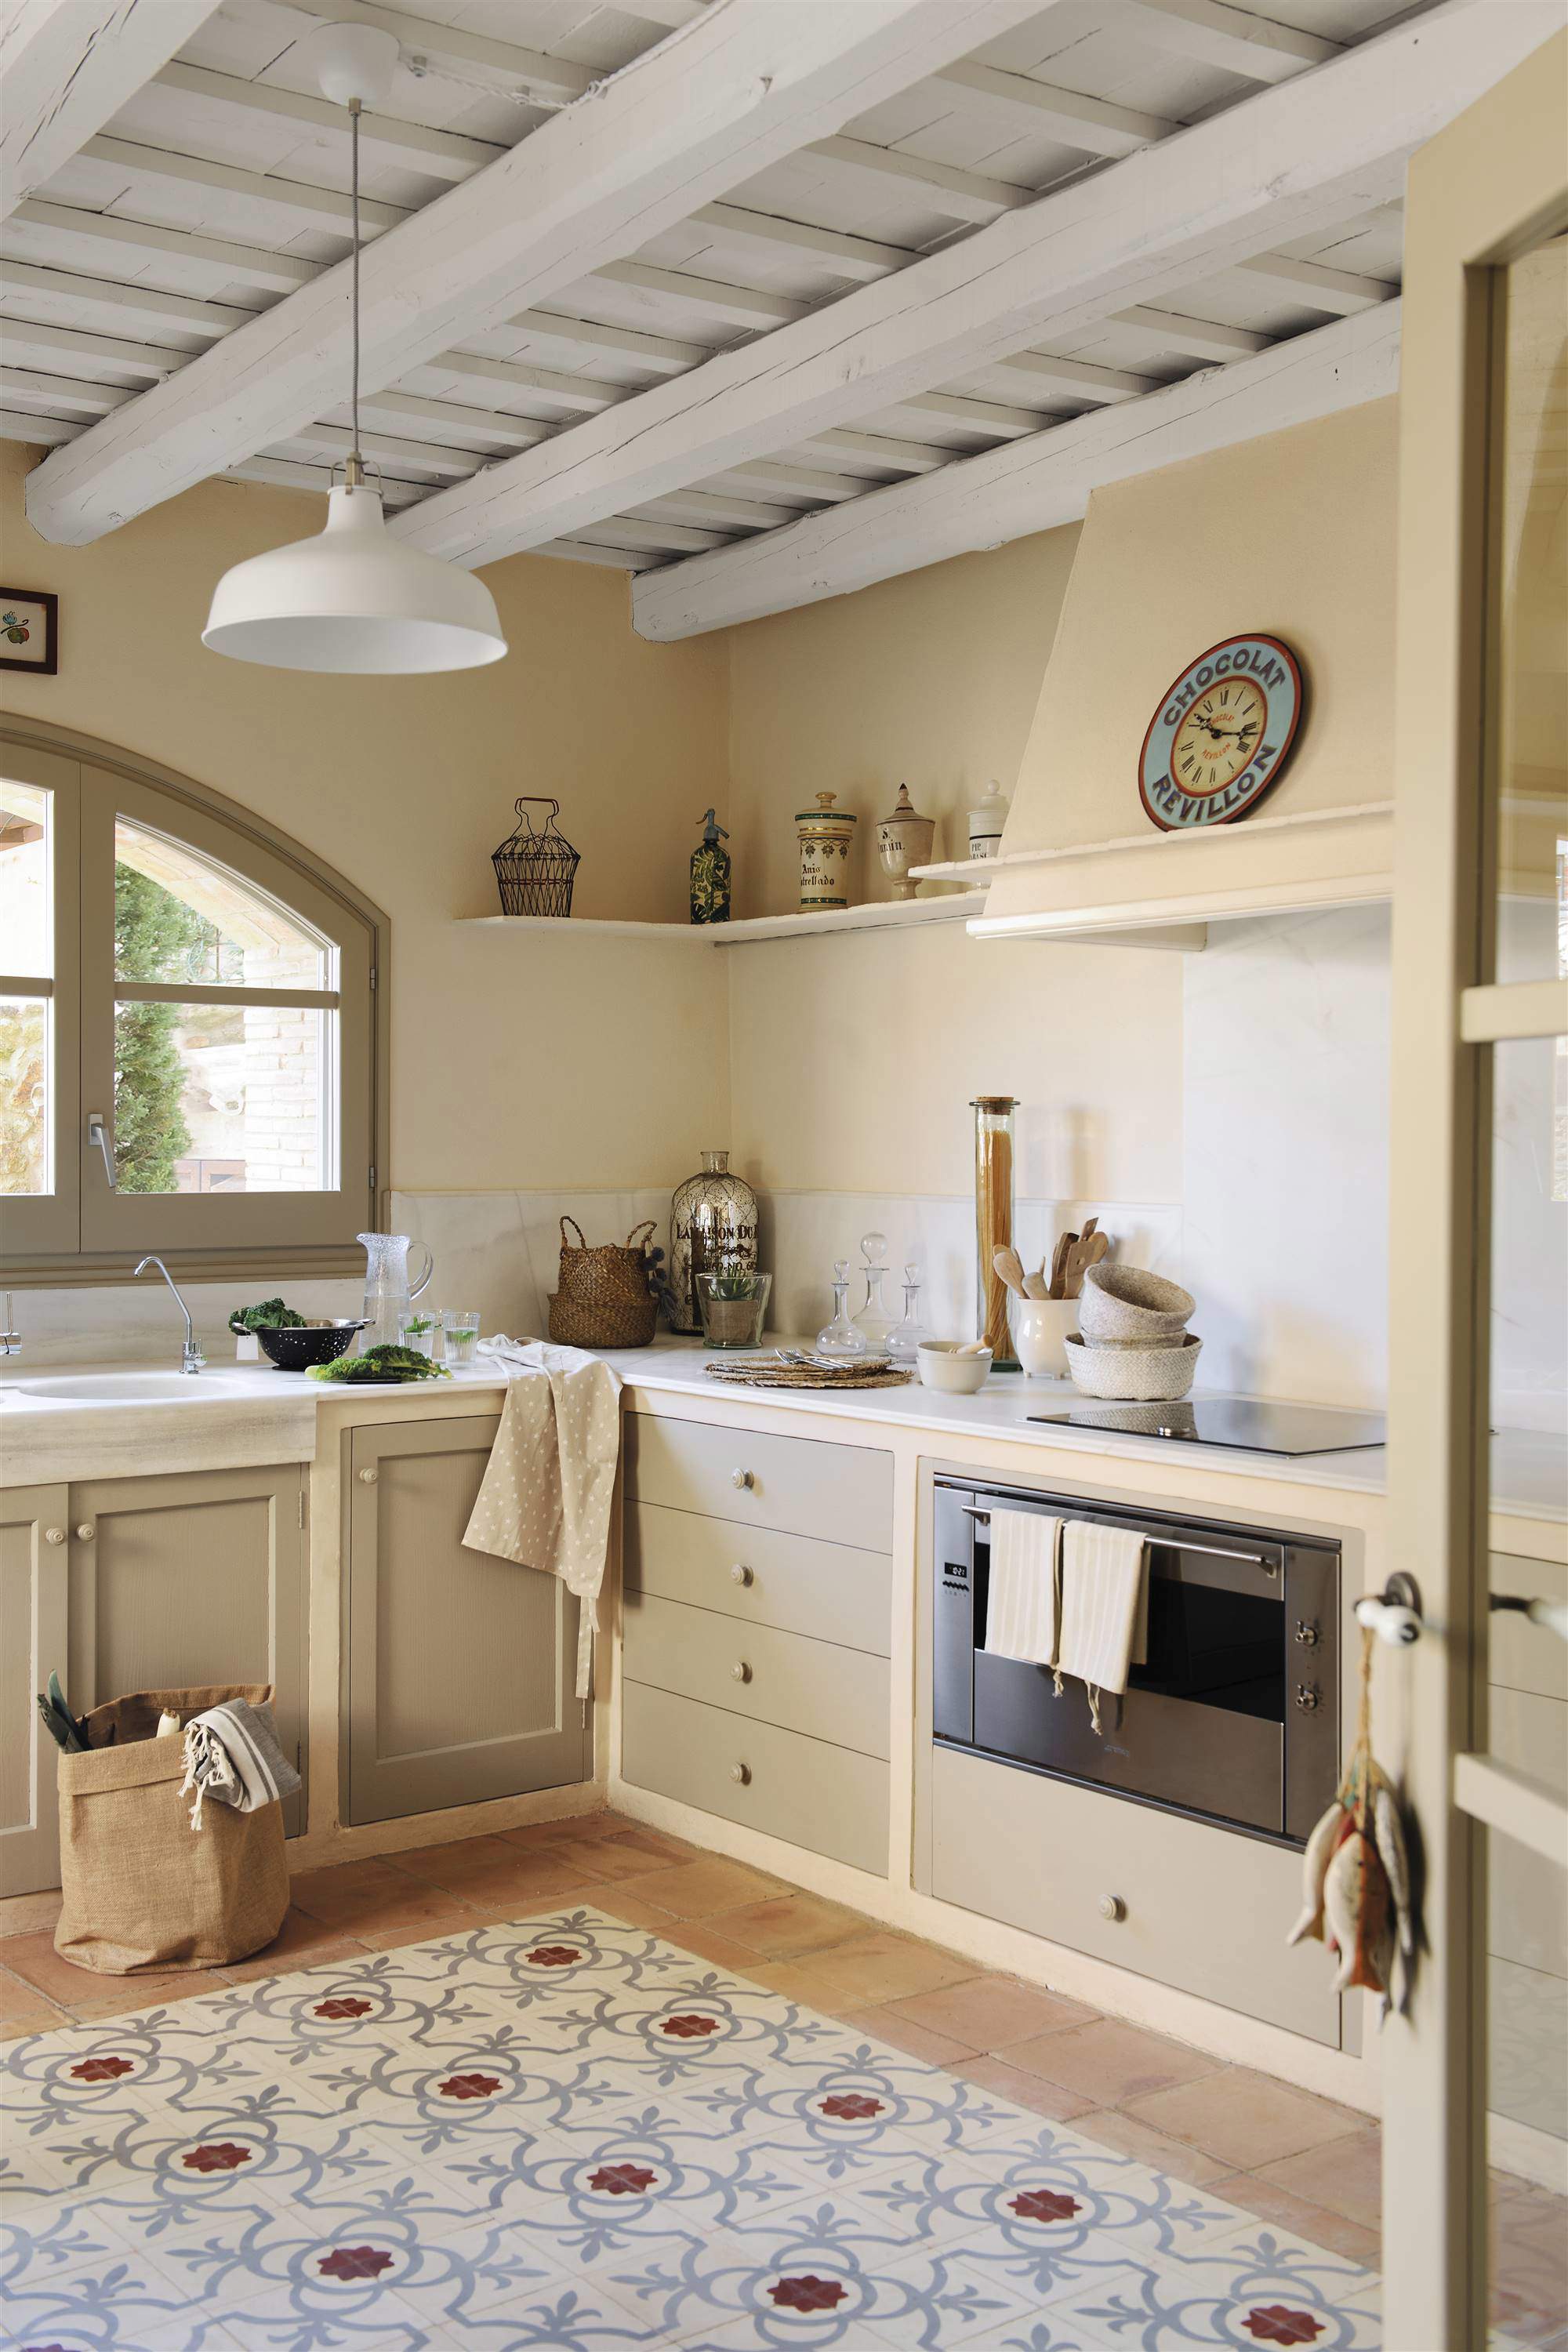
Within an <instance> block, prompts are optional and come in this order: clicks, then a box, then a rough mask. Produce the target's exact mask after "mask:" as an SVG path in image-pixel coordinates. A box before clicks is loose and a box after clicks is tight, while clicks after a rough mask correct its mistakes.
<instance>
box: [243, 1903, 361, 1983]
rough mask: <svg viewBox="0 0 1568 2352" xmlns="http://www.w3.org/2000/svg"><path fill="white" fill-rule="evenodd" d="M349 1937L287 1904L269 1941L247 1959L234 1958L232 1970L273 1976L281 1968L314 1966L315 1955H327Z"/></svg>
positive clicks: (324, 1956) (316, 1956)
mask: <svg viewBox="0 0 1568 2352" xmlns="http://www.w3.org/2000/svg"><path fill="white" fill-rule="evenodd" d="M350 1940H352V1939H350V1938H347V1937H344V1935H343V1932H342V1928H341V1927H329V1926H328V1925H327V1923H326V1922H325V1921H324V1920H322V1919H312V1918H311V1916H310V1913H309V1912H308V1911H300V1910H296V1909H295V1907H294V1906H293V1905H292V1904H290V1906H289V1909H288V1910H287V1911H286V1912H285V1913H284V1915H283V1925H282V1927H280V1928H279V1931H278V1933H277V1935H276V1936H274V1937H273V1938H272V1941H271V1942H270V1943H269V1944H267V1945H264V1946H263V1948H262V1949H261V1950H260V1951H259V1952H252V1954H251V1956H250V1958H248V1959H247V1960H237V1961H236V1962H235V1963H234V1969H235V1973H236V1974H241V1973H243V1974H247V1975H250V1976H259V1977H265V1976H276V1975H277V1974H278V1972H279V1969H310V1968H314V1967H315V1965H316V1962H317V1959H318V1958H323V1959H324V1958H330V1957H331V1955H332V1954H333V1952H334V1951H335V1950H336V1948H337V1947H338V1946H339V1945H340V1944H342V1943H344V1942H346V1941H350Z"/></svg>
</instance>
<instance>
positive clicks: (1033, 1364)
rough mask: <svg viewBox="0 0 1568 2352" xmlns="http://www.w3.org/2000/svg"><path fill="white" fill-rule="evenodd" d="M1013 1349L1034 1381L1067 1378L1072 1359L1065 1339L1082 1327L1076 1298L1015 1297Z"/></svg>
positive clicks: (1026, 1373)
mask: <svg viewBox="0 0 1568 2352" xmlns="http://www.w3.org/2000/svg"><path fill="white" fill-rule="evenodd" d="M1012 1306H1013V1352H1014V1354H1015V1355H1016V1357H1017V1359H1018V1362H1019V1364H1020V1366H1021V1367H1022V1369H1023V1372H1024V1375H1025V1378H1026V1379H1027V1380H1031V1381H1043V1380H1058V1381H1065V1380H1066V1378H1067V1370H1068V1360H1067V1356H1066V1354H1065V1352H1064V1350H1063V1348H1062V1341H1063V1340H1064V1339H1066V1338H1067V1335H1068V1332H1069V1331H1076V1330H1077V1328H1078V1301H1077V1299H1076V1298H1015V1299H1014V1300H1013V1302H1012Z"/></svg>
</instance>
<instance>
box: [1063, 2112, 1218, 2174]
mask: <svg viewBox="0 0 1568 2352" xmlns="http://www.w3.org/2000/svg"><path fill="white" fill-rule="evenodd" d="M1073 2129H1074V2130H1075V2131H1080V2132H1082V2134H1083V2136H1084V2137H1085V2139H1093V2140H1098V2141H1099V2142H1100V2147H1113V2148H1115V2150H1116V2151H1117V2154H1118V2155H1119V2156H1133V2157H1136V2158H1137V2159H1138V2161H1139V2163H1140V2164H1147V2165H1151V2166H1152V2168H1153V2169H1154V2170H1155V2171H1156V2172H1168V2173H1169V2174H1170V2176H1171V2178H1172V2179H1173V2180H1190V2181H1192V2182H1193V2183H1194V2185H1201V2184H1202V2183H1203V2182H1205V2181H1208V2180H1215V2179H1218V2177H1219V2175H1220V2174H1221V2173H1222V2172H1223V2171H1224V2170H1225V2167H1224V2165H1223V2164H1216V2163H1215V2159H1214V2158H1213V2157H1212V2156H1205V2154H1204V2152H1203V2150H1202V2148H1199V2147H1188V2146H1187V2144H1186V2142H1185V2140H1180V2139H1169V2138H1167V2137H1166V2135H1165V2134H1164V2133H1163V2132H1158V2131H1155V2130H1154V2129H1153V2128H1152V2126H1150V2125H1148V2124H1142V2123H1140V2122H1139V2120H1138V2118H1137V2116H1128V2115H1123V2114H1122V2112H1121V2108H1120V2107H1091V2108H1090V2109H1089V2113H1088V2114H1087V2115H1082V2116H1075V2117H1074V2119H1073Z"/></svg>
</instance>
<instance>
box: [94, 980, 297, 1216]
mask: <svg viewBox="0 0 1568 2352" xmlns="http://www.w3.org/2000/svg"><path fill="white" fill-rule="evenodd" d="M329 1022H335V1015H333V1014H331V1013H324V1012H321V1011H319V1010H301V1009H295V1008H289V1007H276V1006H272V1005H240V1004H121V1005H118V1006H116V1008H115V1014H114V1158H115V1167H116V1171H117V1175H118V1181H119V1188H120V1190H121V1192H323V1191H328V1190H330V1189H331V1187H332V1186H333V1185H334V1184H335V1182H336V1177H335V1174H334V1173H333V1172H332V1171H331V1162H332V1160H334V1159H335V1156H336V1155H335V1144H334V1141H333V1138H332V1135H331V1115H330V1111H329V1108H328V1097H327V1088H326V1086H325V1083H324V1074H325V1072H326V1071H327V1069H328V1068H329V1066H330V1065H329V1062H328V1054H329V1051H331V1050H333V1046H331V1045H329V1039H328V1034H327V1024H328V1023H329ZM333 1045H335V1040H334V1041H333Z"/></svg>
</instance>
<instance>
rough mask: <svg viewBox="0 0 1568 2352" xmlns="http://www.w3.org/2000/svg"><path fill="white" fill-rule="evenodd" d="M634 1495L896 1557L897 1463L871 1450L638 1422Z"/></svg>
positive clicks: (631, 1439)
mask: <svg viewBox="0 0 1568 2352" xmlns="http://www.w3.org/2000/svg"><path fill="white" fill-rule="evenodd" d="M626 1493H627V1494H628V1495H629V1496H633V1497H634V1498H635V1499H636V1500H637V1502H639V1503H662V1504H664V1505H665V1506H666V1507H668V1509H671V1510H676V1511H698V1512H700V1513H702V1514H703V1516H704V1517H709V1518H720V1519H729V1520H731V1521H733V1522H734V1523H735V1524H737V1525H738V1526H741V1527H748V1528H780V1529H782V1530H783V1531H784V1533H786V1534H789V1535H799V1536H829V1537H831V1538H832V1539H833V1541H834V1542H835V1543H843V1544H852V1545H855V1546H856V1547H858V1549H861V1550H863V1551H890V1550H891V1549H892V1542H893V1459H892V1456H891V1454H877V1453H873V1452H872V1451H871V1450H870V1448H869V1447H868V1446H864V1445H824V1444H822V1443H821V1442H820V1441H819V1440H818V1439H816V1438H809V1437H769V1436H766V1435H763V1434H760V1433H756V1432H754V1431H751V1430H744V1429H716V1428H714V1427H712V1426H711V1425H710V1423H705V1422H696V1421H670V1420H667V1419H664V1418H662V1417H660V1416H657V1415H655V1414H653V1413H647V1412H634V1413H628V1414H627V1416H626Z"/></svg>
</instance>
